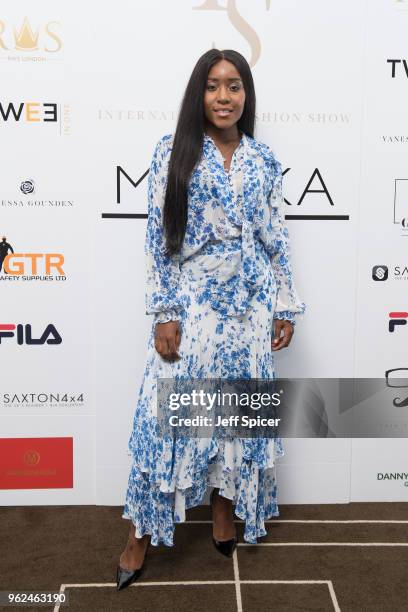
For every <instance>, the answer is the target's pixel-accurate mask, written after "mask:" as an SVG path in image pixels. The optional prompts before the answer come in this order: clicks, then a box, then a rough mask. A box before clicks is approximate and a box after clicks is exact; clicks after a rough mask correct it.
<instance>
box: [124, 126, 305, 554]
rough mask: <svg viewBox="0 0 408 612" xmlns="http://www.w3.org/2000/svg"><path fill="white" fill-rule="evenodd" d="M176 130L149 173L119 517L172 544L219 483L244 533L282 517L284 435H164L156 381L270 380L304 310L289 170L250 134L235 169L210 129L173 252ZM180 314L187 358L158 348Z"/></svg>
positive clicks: (250, 538) (253, 534)
mask: <svg viewBox="0 0 408 612" xmlns="http://www.w3.org/2000/svg"><path fill="white" fill-rule="evenodd" d="M172 142H173V135H172V134H168V135H165V136H163V137H162V138H161V139H160V140H159V142H158V143H157V145H156V148H155V150H154V154H153V159H152V162H151V166H150V172H149V176H148V222H147V231H146V242H145V254H146V265H147V290H146V314H151V315H153V321H152V327H151V331H150V335H149V340H148V347H147V359H146V367H145V371H144V375H143V380H142V383H141V386H140V389H139V395H138V401H137V406H136V410H135V415H134V422H133V430H132V433H131V436H130V439H129V445H128V454H129V455H130V456H131V457H132V467H131V471H130V474H129V481H128V487H127V491H126V500H125V505H124V510H123V514H122V517H123V518H125V519H130V520H131V521H132V522H133V524H134V526H135V535H136V537H137V538H140V537H142V536H143V535H144V534H146V533H147V534H151V544H152V545H154V546H157V545H159V544H160V543H163V544H165V545H166V546H172V545H173V542H174V526H175V523H178V522H182V521H184V520H185V516H186V514H185V511H186V509H188V508H191V507H193V506H197V505H200V504H205V503H207V504H208V503H209V494H210V492H211V490H212V488H214V487H217V488H219V493H220V495H222V496H224V497H226V498H228V499H231V500H232V502H233V506H234V511H235V514H236V516H237V517H239V518H241V519H242V520H243V521H244V522H245V528H244V540H245V541H246V542H248V543H256V541H257V538H258V537H261V536H264V535H266V530H265V524H264V521H265V520H266V519H268V518H270V517H273V516H279V510H278V506H277V483H276V472H275V470H276V459H277V458H278V457H280V456H282V455H283V454H284V450H283V446H282V440H281V438H278V437H275V438H245V439H244V438H233V439H228V438H220V437H219V436H214V437H212V438H210V437H208V438H192V437H188V438H187V437H175V438H168V437H165V436H164V437H161V436H160V435H158V427H157V425H158V423H157V404H156V401H157V398H156V391H157V379H158V378H167V379H173V378H174V379H184V380H185V379H194V378H195V379H198V378H200V379H202V378H204V379H212V378H222V379H237V378H238V379H239V378H241V379H251V378H260V379H273V378H275V370H274V353H273V352H272V350H271V340H272V333H273V320H274V319H286V320H289V321H292V322H295V317H296V316H299V315H300V316H302V315H303V313H304V310H305V305H304V304H303V302H301V301H300V299H299V297H298V295H297V292H296V289H295V286H294V282H293V277H292V270H291V263H290V252H289V236H288V230H287V228H286V225H285V221H284V212H283V207H284V201H283V195H282V168H281V164H280V163H279V161H277V159H276V158H275V157H274V154H273V153H272V150H271V149H270V148H269V147H268V146H267V145H265V144H263V143H261V142H259V141H258V140H256V139H255V138H253V137H251V136H248V135H246V134H242V135H241V140H240V143H239V145H238V147H237V148H236V149H235V151H234V153H233V156H232V160H231V166H230V169H229V171H228V172H227V171H226V170H225V169H224V164H223V157H222V155H221V152H220V150H219V149H218V147H217V146H216V145H215V142H214V141H213V140H212V138H211V137H210V136H208V135H207V134H204V137H203V149H202V155H201V158H200V160H199V162H198V163H197V164H196V166H195V168H194V170H193V172H192V175H191V178H190V183H189V191H188V220H187V230H186V235H185V239H184V243H183V248H182V250H181V253H180V254H179V255H176V256H173V257H171V258H168V257H165V256H164V239H163V227H162V209H163V204H164V194H165V188H166V180H167V170H168V162H169V158H170V153H171V148H172ZM175 320H178V321H180V325H181V343H180V347H179V354H180V357H181V359H180V360H178V361H175V362H168V361H166V360H164V359H163V358H162V357H161V356H160V355H159V353H158V352H157V351H156V349H155V347H154V331H155V325H156V323H158V322H166V321H175Z"/></svg>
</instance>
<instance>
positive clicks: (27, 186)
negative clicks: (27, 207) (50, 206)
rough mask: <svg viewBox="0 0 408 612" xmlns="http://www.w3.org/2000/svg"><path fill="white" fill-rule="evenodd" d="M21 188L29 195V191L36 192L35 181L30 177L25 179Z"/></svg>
mask: <svg viewBox="0 0 408 612" xmlns="http://www.w3.org/2000/svg"><path fill="white" fill-rule="evenodd" d="M20 190H21V191H22V192H23V193H24V194H25V195H27V194H28V193H34V181H33V179H28V180H27V181H23V182H22V183H21V185H20Z"/></svg>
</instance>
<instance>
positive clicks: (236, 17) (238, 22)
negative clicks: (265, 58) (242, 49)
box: [193, 0, 271, 68]
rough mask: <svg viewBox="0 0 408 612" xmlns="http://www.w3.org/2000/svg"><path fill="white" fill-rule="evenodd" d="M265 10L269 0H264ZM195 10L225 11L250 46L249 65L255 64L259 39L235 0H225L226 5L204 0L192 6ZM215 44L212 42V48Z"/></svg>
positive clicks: (259, 49)
mask: <svg viewBox="0 0 408 612" xmlns="http://www.w3.org/2000/svg"><path fill="white" fill-rule="evenodd" d="M265 4H266V10H267V11H268V10H269V9H270V7H271V0H265ZM193 10H195V11H227V15H228V19H229V20H230V22H231V23H232V25H233V26H234V28H235V29H236V30H238V32H239V33H240V34H242V36H243V37H244V38H245V40H246V41H247V43H248V44H249V46H250V47H251V58H250V60H249V62H248V63H249V65H250V66H251V68H253V67H254V66H255V64H256V63H257V61H258V60H259V58H260V55H261V41H260V39H259V36H258V34H257V33H256V32H255V30H254V29H253V28H251V26H250V25H249V23H248V22H247V21H245V19H244V18H243V17H242V15H240V13H239V11H238V9H237V5H236V0H227V4H226V6H220V5H219V4H218V0H205V1H204V3H203V4H201V5H200V6H194V7H193ZM216 46H217V45H216V44H215V43H214V42H213V48H215V47H216Z"/></svg>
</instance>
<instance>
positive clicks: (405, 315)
mask: <svg viewBox="0 0 408 612" xmlns="http://www.w3.org/2000/svg"><path fill="white" fill-rule="evenodd" d="M389 317H390V321H389V322H388V330H389V331H390V332H393V331H394V330H395V328H396V326H397V325H406V324H407V319H408V312H390V314H389Z"/></svg>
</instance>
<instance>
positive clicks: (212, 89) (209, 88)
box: [207, 84, 215, 91]
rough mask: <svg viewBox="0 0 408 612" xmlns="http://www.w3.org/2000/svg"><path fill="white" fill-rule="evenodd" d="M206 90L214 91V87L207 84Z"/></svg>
mask: <svg viewBox="0 0 408 612" xmlns="http://www.w3.org/2000/svg"><path fill="white" fill-rule="evenodd" d="M207 89H208V90H209V91H214V89H215V85H210V84H208V85H207Z"/></svg>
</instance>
